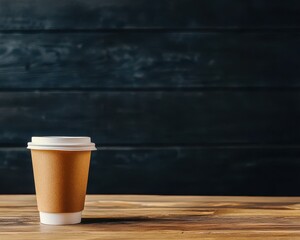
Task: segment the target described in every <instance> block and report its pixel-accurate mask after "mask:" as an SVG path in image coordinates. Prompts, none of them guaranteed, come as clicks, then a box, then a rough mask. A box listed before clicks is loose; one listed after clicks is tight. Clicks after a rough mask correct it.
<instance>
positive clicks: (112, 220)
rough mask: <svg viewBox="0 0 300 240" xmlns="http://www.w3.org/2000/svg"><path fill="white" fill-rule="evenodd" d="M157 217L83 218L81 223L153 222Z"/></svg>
mask: <svg viewBox="0 0 300 240" xmlns="http://www.w3.org/2000/svg"><path fill="white" fill-rule="evenodd" d="M155 220H157V219H154V218H147V217H122V218H82V219H81V224H95V223H99V224H105V223H128V222H131V223H135V222H152V221H155Z"/></svg>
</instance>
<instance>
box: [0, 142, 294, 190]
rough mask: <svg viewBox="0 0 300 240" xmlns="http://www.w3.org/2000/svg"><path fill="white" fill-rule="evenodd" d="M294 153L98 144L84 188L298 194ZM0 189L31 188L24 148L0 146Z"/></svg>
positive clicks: (267, 149) (288, 150)
mask: <svg viewBox="0 0 300 240" xmlns="http://www.w3.org/2000/svg"><path fill="white" fill-rule="evenodd" d="M299 159H300V149H299V147H297V146H295V147H278V146H274V147H265V146H263V147H258V146H257V147H247V146H246V147H239V146H236V147H232V146H230V147H163V148H161V147H100V150H99V151H96V152H93V153H92V160H91V166H90V174H89V181H88V193H106V194H108V193H112V194H113V193H137V194H201V195H204V194H206V195H229V194H236V195H282V196H284V195H285V196H287V195H294V196H299V195H300V190H299V188H298V187H295V186H298V185H300V175H299V169H300V161H299ZM116 176H117V177H116ZM0 193H34V182H33V175H32V164H31V157H30V152H29V151H28V150H26V149H24V148H0Z"/></svg>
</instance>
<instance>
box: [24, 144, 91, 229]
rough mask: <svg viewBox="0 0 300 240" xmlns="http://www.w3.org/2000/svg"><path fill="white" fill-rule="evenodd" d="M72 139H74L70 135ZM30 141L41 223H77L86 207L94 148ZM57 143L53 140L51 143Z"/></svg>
mask: <svg viewBox="0 0 300 240" xmlns="http://www.w3.org/2000/svg"><path fill="white" fill-rule="evenodd" d="M70 139H71V138H70ZM34 144H35V143H34V141H32V142H31V144H28V148H30V149H31V156H32V165H33V173H34V181H35V190H36V198H37V205H38V210H39V212H40V220H41V223H44V224H54V225H61V224H75V223H80V221H81V212H82V210H83V209H84V202H85V196H86V188H87V182H88V173H89V166H90V158H91V151H92V150H95V149H93V148H92V147H90V149H89V148H86V149H85V150H82V148H83V146H77V147H78V149H79V150H76V146H74V143H72V144H69V145H68V146H67V147H66V144H65V146H64V147H65V149H63V148H62V145H63V144H62V143H60V146H58V145H57V146H56V147H57V149H59V150H56V149H55V146H54V147H53V145H51V146H50V147H49V148H47V146H45V145H43V148H44V149H41V146H40V145H36V146H35V145H34ZM51 144H53V143H51Z"/></svg>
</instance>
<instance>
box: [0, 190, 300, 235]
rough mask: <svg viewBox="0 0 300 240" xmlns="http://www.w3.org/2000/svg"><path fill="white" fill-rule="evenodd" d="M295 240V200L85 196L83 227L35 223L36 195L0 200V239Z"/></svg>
mask: <svg viewBox="0 0 300 240" xmlns="http://www.w3.org/2000/svg"><path fill="white" fill-rule="evenodd" d="M249 237H251V239H300V197H201V196H198V197H190V196H187V197H184V196H141V195H140V196H130V195H89V196H87V199H86V206H85V211H84V213H83V219H82V224H79V225H69V226H49V225H42V224H40V223H39V218H38V212H37V208H36V201H35V196H33V195H1V196H0V239H1V240H5V239H24V240H26V239H30V240H33V239H57V240H59V239H73V240H76V239H91V240H92V239H93V240H94V239H167V240H172V239H202V240H203V239H225V240H226V239H239V240H241V239H249Z"/></svg>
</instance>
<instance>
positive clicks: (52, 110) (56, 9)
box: [0, 0, 300, 195]
mask: <svg viewBox="0 0 300 240" xmlns="http://www.w3.org/2000/svg"><path fill="white" fill-rule="evenodd" d="M299 13H300V2H299V1H297V0H286V1H282V0H273V1H267V0H243V1H241V0H226V1H225V0H224V1H223V0H173V1H169V0H159V1H147V0H59V1H53V0H43V1H35V0H0V127H1V128H0V193H33V192H34V185H33V176H32V170H31V160H30V154H29V152H28V151H27V150H26V148H25V147H26V143H27V142H28V141H29V140H30V137H31V136H32V135H41V136H43V135H88V136H91V137H92V139H93V140H94V141H95V142H96V143H97V145H98V146H100V151H97V152H95V153H94V154H93V159H92V163H91V169H90V180H89V187H88V192H89V193H148V194H218V195H299V194H300V187H299V186H300V174H299V172H300V148H299V146H300V145H299V144H300V79H299V76H300V60H299V56H300V14H299Z"/></svg>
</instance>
